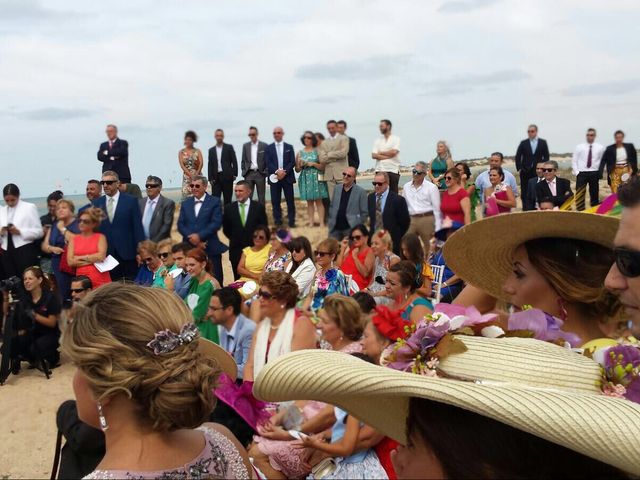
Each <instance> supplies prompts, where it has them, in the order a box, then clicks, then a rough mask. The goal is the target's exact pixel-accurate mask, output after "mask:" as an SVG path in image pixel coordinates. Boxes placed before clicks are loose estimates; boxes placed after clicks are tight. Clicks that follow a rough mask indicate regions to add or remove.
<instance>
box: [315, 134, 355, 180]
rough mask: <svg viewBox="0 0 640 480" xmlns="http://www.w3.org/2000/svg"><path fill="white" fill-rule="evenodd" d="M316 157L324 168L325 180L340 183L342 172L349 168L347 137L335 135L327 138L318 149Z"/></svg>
mask: <svg viewBox="0 0 640 480" xmlns="http://www.w3.org/2000/svg"><path fill="white" fill-rule="evenodd" d="M318 157H319V159H320V163H322V164H323V165H324V166H325V167H324V178H325V180H340V181H342V170H344V169H345V168H346V167H347V166H349V162H348V157H349V137H347V136H346V135H340V134H338V135H336V138H331V137H327V138H326V139H325V141H324V142H322V145H320V147H319V148H318Z"/></svg>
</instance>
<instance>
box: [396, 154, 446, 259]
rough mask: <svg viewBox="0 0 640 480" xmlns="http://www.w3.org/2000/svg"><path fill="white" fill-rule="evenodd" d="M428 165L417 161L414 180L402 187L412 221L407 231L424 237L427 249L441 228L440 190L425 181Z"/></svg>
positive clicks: (423, 241)
mask: <svg viewBox="0 0 640 480" xmlns="http://www.w3.org/2000/svg"><path fill="white" fill-rule="evenodd" d="M427 169H428V166H427V164H426V163H425V162H417V163H416V164H415V166H414V167H413V172H412V173H413V180H412V181H410V182H407V183H406V184H405V185H404V187H402V196H403V197H404V198H405V200H406V201H407V207H408V208H409V216H410V217H411V223H410V224H409V230H407V233H415V234H416V235H418V236H419V237H420V238H421V239H422V244H423V245H424V247H425V249H428V248H429V241H430V240H431V237H433V234H434V233H435V232H436V231H437V230H440V225H441V222H442V218H441V217H442V215H441V212H440V192H439V191H438V187H436V185H435V184H433V183H432V182H429V181H426V182H425V180H424V179H425V175H426V174H427Z"/></svg>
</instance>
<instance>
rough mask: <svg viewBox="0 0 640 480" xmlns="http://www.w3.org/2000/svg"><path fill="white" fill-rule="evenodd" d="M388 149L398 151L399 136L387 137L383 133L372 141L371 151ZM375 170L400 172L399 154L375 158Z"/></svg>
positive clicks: (385, 150)
mask: <svg viewBox="0 0 640 480" xmlns="http://www.w3.org/2000/svg"><path fill="white" fill-rule="evenodd" d="M389 150H398V152H399V151H400V137H398V136H396V135H389V138H385V137H384V135H383V136H381V137H380V138H378V139H377V140H376V141H375V142H373V153H381V152H387V151H389ZM376 172H391V173H400V155H399V154H398V155H396V156H395V157H393V158H386V159H384V160H376Z"/></svg>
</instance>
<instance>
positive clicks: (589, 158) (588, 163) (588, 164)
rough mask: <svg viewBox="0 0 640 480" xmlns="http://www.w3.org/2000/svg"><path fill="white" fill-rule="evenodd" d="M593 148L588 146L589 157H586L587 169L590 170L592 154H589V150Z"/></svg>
mask: <svg viewBox="0 0 640 480" xmlns="http://www.w3.org/2000/svg"><path fill="white" fill-rule="evenodd" d="M592 147H593V145H589V155H588V156H587V168H591V160H592V156H591V154H592V152H591V148H592Z"/></svg>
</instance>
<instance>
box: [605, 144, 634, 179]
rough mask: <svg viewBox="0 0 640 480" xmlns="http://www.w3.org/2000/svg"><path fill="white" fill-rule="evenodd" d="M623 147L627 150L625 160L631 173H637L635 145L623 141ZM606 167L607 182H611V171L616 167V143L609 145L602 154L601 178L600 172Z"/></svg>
mask: <svg viewBox="0 0 640 480" xmlns="http://www.w3.org/2000/svg"><path fill="white" fill-rule="evenodd" d="M623 145H624V149H625V150H626V151H627V162H628V163H629V166H630V167H631V170H632V171H633V174H634V175H636V174H637V173H638V154H637V152H636V147H634V146H633V143H623ZM605 167H606V169H607V183H609V184H611V173H613V171H614V170H615V168H616V145H615V143H614V144H613V145H609V146H608V147H607V148H606V149H605V150H604V154H603V155H602V161H601V162H600V177H601V178H602V173H603V172H604V169H605Z"/></svg>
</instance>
